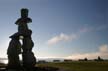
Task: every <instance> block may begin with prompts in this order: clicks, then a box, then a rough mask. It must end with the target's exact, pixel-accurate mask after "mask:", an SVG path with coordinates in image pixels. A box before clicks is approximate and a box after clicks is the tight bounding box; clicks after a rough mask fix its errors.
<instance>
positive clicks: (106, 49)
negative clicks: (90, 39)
mask: <svg viewBox="0 0 108 71" xmlns="http://www.w3.org/2000/svg"><path fill="white" fill-rule="evenodd" d="M99 51H100V52H101V53H107V52H108V45H102V46H100V48H99Z"/></svg>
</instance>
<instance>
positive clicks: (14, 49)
mask: <svg viewBox="0 0 108 71" xmlns="http://www.w3.org/2000/svg"><path fill="white" fill-rule="evenodd" d="M30 22H32V19H30V18H29V17H28V9H25V8H23V9H21V18H19V19H18V20H17V21H16V22H15V24H16V25H18V32H17V33H15V34H14V35H12V36H11V37H10V38H11V39H12V40H11V41H10V44H9V47H8V50H7V54H8V60H9V62H8V67H9V68H13V67H20V66H21V63H20V61H19V54H20V53H21V49H22V51H23V52H22V63H23V64H22V67H23V68H24V69H26V70H28V71H30V70H32V69H33V67H34V66H35V64H36V59H35V56H34V54H33V52H32V48H33V46H34V43H33V41H32V38H31V35H32V30H31V29H29V28H28V25H27V24H28V23H30ZM21 36H22V37H23V38H22V39H20V37H21ZM19 40H22V45H21V42H20V41H19Z"/></svg>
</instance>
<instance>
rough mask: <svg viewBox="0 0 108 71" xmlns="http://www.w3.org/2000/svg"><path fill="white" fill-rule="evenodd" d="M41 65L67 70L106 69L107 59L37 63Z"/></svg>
mask: <svg viewBox="0 0 108 71" xmlns="http://www.w3.org/2000/svg"><path fill="white" fill-rule="evenodd" d="M38 66H41V67H45V66H46V67H47V66H49V67H57V68H61V69H65V70H67V71H108V61H100V62H99V61H85V62H84V61H73V62H61V63H44V64H38Z"/></svg>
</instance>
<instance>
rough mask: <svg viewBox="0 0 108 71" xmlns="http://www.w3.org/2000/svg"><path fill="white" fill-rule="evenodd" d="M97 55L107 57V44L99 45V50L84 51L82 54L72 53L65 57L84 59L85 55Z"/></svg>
mask: <svg viewBox="0 0 108 71" xmlns="http://www.w3.org/2000/svg"><path fill="white" fill-rule="evenodd" d="M98 56H101V57H102V58H105V59H106V58H108V45H101V46H100V47H99V51H98V52H94V53H84V54H80V53H77V54H73V55H70V56H67V57H65V58H66V59H84V58H85V57H87V58H88V59H95V58H97V57H98Z"/></svg>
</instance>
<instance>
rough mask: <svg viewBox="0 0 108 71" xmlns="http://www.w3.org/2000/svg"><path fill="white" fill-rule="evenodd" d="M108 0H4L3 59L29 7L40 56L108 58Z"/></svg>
mask: <svg viewBox="0 0 108 71" xmlns="http://www.w3.org/2000/svg"><path fill="white" fill-rule="evenodd" d="M107 3H108V1H107V0H0V33H1V34H0V44H1V45H0V58H6V57H7V48H8V45H9V41H10V40H11V39H10V38H9V36H11V35H12V34H14V33H16V32H17V25H15V21H16V20H17V19H18V18H20V9H21V8H28V9H29V17H30V18H31V19H32V23H29V24H28V25H29V28H30V29H31V30H32V31H33V34H32V39H33V41H34V44H35V46H34V47H33V52H34V54H35V56H36V58H65V59H80V58H85V57H87V58H89V59H95V58H97V57H98V56H101V57H102V58H104V59H108V31H107V30H108V4H107Z"/></svg>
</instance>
